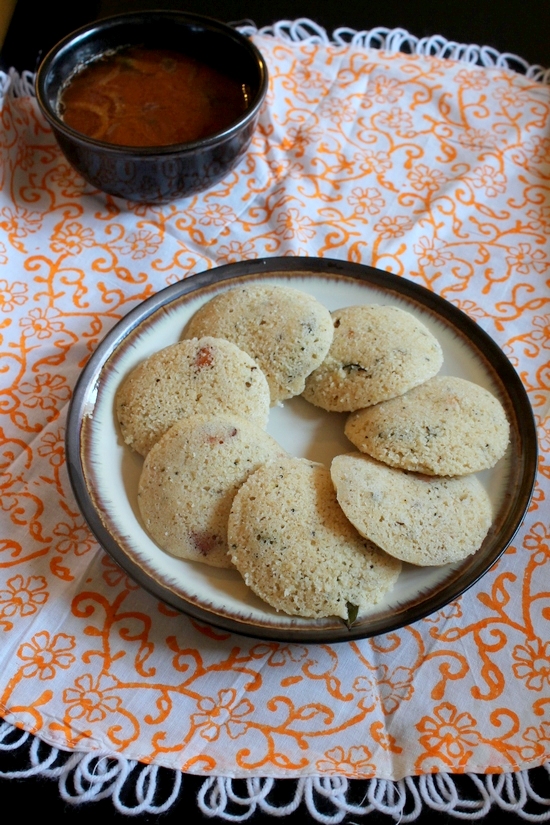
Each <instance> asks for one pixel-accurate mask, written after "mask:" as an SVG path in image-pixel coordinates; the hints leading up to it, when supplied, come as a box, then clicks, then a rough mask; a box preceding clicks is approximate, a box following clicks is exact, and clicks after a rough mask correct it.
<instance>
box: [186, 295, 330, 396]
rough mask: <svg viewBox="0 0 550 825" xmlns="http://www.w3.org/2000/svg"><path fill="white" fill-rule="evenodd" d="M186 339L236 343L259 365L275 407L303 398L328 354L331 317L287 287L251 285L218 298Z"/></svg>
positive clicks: (310, 298) (204, 309)
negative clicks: (208, 338) (203, 337)
mask: <svg viewBox="0 0 550 825" xmlns="http://www.w3.org/2000/svg"><path fill="white" fill-rule="evenodd" d="M185 334H186V335H187V336H188V337H192V336H200V335H216V336H218V337H220V338H227V339H228V340H229V341H233V342H234V343H235V344H237V345H238V346H239V347H241V349H243V350H245V352H248V354H249V355H250V356H251V357H252V358H254V360H255V361H256V362H257V363H258V364H259V366H260V367H261V369H262V370H263V372H264V373H265V376H266V378H267V383H268V384H269V390H270V394H271V405H272V406H274V405H275V404H278V403H279V402H281V401H284V400H285V399H286V398H292V397H293V396H295V395H300V393H301V392H302V390H303V389H304V383H305V379H306V377H307V376H308V375H309V374H310V372H312V371H313V370H314V369H315V367H317V366H318V365H319V364H320V363H321V361H322V360H323V358H324V357H325V355H326V354H327V352H328V348H329V346H330V342H331V341H332V335H333V328H332V320H331V317H330V312H329V311H328V309H327V308H326V307H324V306H323V305H322V304H321V303H320V302H319V301H317V299H316V298H314V297H313V296H312V295H308V294H307V293H305V292H301V291H299V290H297V289H293V288H291V287H287V286H278V285H273V284H249V285H246V286H241V287H234V288H233V289H229V290H227V291H225V292H222V293H220V294H219V295H216V296H215V297H214V298H212V299H211V300H210V301H208V303H206V304H204V305H203V306H202V307H201V308H200V309H199V310H198V312H196V313H195V315H194V316H193V317H192V318H191V321H190V322H189V324H188V326H187V328H186V330H185Z"/></svg>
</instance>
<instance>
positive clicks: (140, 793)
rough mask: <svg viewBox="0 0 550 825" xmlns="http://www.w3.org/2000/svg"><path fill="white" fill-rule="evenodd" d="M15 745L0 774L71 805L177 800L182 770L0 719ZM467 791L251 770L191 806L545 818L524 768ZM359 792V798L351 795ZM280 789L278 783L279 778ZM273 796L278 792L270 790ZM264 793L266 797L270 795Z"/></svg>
mask: <svg viewBox="0 0 550 825" xmlns="http://www.w3.org/2000/svg"><path fill="white" fill-rule="evenodd" d="M16 752H17V757H18V762H19V764H21V762H22V761H23V759H24V757H25V753H26V758H27V765H28V767H26V768H20V769H18V770H6V769H4V768H3V767H0V779H28V778H30V777H33V776H40V777H42V778H48V779H52V780H56V781H57V786H58V790H59V796H60V799H61V800H62V801H63V802H65V803H70V804H72V805H81V804H83V803H89V802H97V801H99V800H101V799H107V798H110V799H111V801H112V804H113V807H114V808H115V809H116V810H117V811H118V812H119V813H121V814H127V815H132V816H135V815H138V814H143V813H147V814H161V813H165V812H166V811H168V810H169V809H170V808H171V807H172V805H173V804H174V803H175V802H176V801H177V800H178V797H179V795H180V792H181V790H182V785H183V783H184V782H185V777H184V775H183V774H182V773H181V772H180V771H174V770H170V769H168V768H159V767H157V766H155V765H144V764H143V763H140V762H137V761H135V760H130V759H126V758H125V757H123V756H121V755H120V754H112V753H97V752H95V753H80V752H72V753H67V752H65V751H61V750H59V749H58V748H55V747H53V746H51V745H48V744H46V743H44V742H43V741H41V740H40V738H39V737H37V736H34V735H33V734H31V733H28V732H25V731H21V730H18V729H17V728H14V727H13V726H12V725H10V724H9V723H8V722H2V723H0V764H2V763H4V762H8V763H9V761H10V757H13V755H14V753H16ZM535 770H538V771H539V772H542V773H543V778H544V783H543V784H545V786H548V788H549V792H550V783H549V781H548V779H549V777H548V775H549V774H550V765H545V766H543V767H541V768H538V769H535ZM281 781H282V782H284V783H285V784H286V785H287V788H286V790H288V786H290V788H291V792H290V793H289V794H284V795H285V796H288V797H289V801H288V802H286V803H285V802H280V801H279V802H278V803H274V802H273V801H272V800H273V796H274V794H275V793H276V792H277V783H278V782H279V783H280V782H281ZM465 783H467V784H468V786H469V793H468V794H467V795H465V793H464V789H463V788H462V789H460V788H459V787H457V782H456V780H455V777H453V776H452V775H451V774H428V775H426V776H417V777H406V778H405V779H401V780H398V781H390V780H386V779H367V780H358V779H346V778H345V777H337V776H311V777H303V778H301V779H296V780H278V779H274V778H270V777H268V778H262V777H252V778H249V779H232V778H230V777H207V778H205V779H204V780H203V782H202V785H201V786H200V789H199V791H198V794H197V807H198V809H199V810H200V812H201V813H202V814H203V815H204V816H207V817H219V818H220V819H224V820H226V821H227V822H243V821H245V820H247V819H249V818H250V817H251V816H253V815H254V814H256V813H261V814H262V816H263V817H266V816H272V817H283V816H287V815H288V814H291V813H294V812H295V811H297V810H298V808H299V807H300V805H302V804H303V806H304V808H305V809H306V810H307V812H308V813H309V815H310V816H311V817H312V818H313V819H314V820H316V821H317V822H320V823H323V825H336V824H337V823H340V822H342V821H343V820H344V818H345V817H346V816H348V815H350V816H360V817H363V816H367V814H369V813H372V812H373V811H377V812H378V813H380V814H385V815H387V816H388V817H391V818H392V819H393V820H395V821H398V822H399V823H408V822H413V821H414V820H416V819H418V817H419V816H420V815H421V813H422V812H423V810H425V808H429V809H431V810H433V811H437V812H438V813H444V814H447V815H448V816H450V817H455V818H457V819H468V820H475V819H481V818H482V817H484V816H485V815H486V814H487V813H488V812H489V810H490V809H491V808H492V807H493V806H496V807H498V808H500V809H501V810H502V811H506V812H508V813H514V814H515V815H516V816H518V817H520V818H521V819H524V820H526V821H528V822H546V821H548V820H549V819H550V798H548V797H546V796H541V795H540V793H538V791H537V790H536V789H535V788H534V786H533V784H534V783H533V775H532V774H531V775H530V773H529V771H519V772H517V773H503V774H487V775H478V774H464V775H461V785H463V784H465ZM358 790H359V791H360V792H361V798H360V801H359V802H353V801H352V797H353V796H357V791H358ZM279 791H280V785H279ZM278 796H279V800H280V799H281V793H278ZM270 797H271V798H270Z"/></svg>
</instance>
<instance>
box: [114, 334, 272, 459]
mask: <svg viewBox="0 0 550 825" xmlns="http://www.w3.org/2000/svg"><path fill="white" fill-rule="evenodd" d="M212 411H215V412H220V413H221V412H235V413H237V414H239V415H241V416H243V417H244V418H247V419H249V420H250V421H252V422H253V423H255V424H258V425H259V426H261V427H266V426H267V419H268V416H269V387H268V385H267V381H266V378H265V375H264V374H263V373H262V371H261V369H260V368H259V367H258V365H257V364H256V362H255V361H254V360H253V359H252V358H251V357H250V356H249V355H248V354H247V353H246V352H243V350H241V349H239V347H238V346H237V345H236V344H233V343H231V342H230V341H226V340H224V339H222V338H219V339H217V338H212V337H210V336H204V337H203V338H193V339H186V340H183V341H179V342H178V343H176V344H171V345H170V346H168V347H165V348H164V349H162V350H159V352H156V353H154V354H153V355H151V356H149V358H147V359H146V360H145V361H143V362H142V363H141V364H139V365H138V366H137V367H136V368H135V369H134V370H133V371H132V372H131V373H130V375H129V376H128V377H127V378H126V380H125V381H124V382H123V383H122V385H121V386H120V388H119V390H118V392H117V395H116V414H117V418H118V422H119V425H120V429H121V431H122V435H123V437H124V441H125V442H126V443H127V444H129V445H130V446H131V447H133V449H134V450H136V452H138V453H140V455H143V456H145V455H147V453H148V452H149V450H150V449H151V447H152V446H153V444H154V443H155V442H156V441H158V439H159V438H160V437H161V435H163V434H164V433H165V432H166V430H168V428H169V427H171V426H172V424H174V423H175V422H176V421H178V420H179V419H180V418H183V417H184V416H187V415H192V414H194V413H208V414H209V413H211V412H212Z"/></svg>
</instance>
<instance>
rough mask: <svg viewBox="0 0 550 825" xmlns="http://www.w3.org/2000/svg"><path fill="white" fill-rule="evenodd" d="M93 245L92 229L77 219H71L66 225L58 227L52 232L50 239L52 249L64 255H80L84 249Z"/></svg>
mask: <svg viewBox="0 0 550 825" xmlns="http://www.w3.org/2000/svg"><path fill="white" fill-rule="evenodd" d="M93 245H94V232H93V230H92V229H90V228H88V227H84V226H82V224H80V223H78V222H77V221H72V222H71V223H68V224H67V225H66V226H61V227H59V228H58V229H57V230H56V231H55V232H54V234H53V236H52V241H51V247H52V249H53V251H54V252H61V253H64V254H65V255H80V254H81V253H82V252H83V251H84V249H89V248H91V247H92V246H93Z"/></svg>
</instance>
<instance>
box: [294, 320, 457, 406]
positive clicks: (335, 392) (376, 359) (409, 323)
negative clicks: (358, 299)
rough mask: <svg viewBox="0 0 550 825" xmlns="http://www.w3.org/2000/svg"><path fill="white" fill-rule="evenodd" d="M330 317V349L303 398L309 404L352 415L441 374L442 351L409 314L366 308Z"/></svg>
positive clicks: (310, 377) (431, 336)
mask: <svg viewBox="0 0 550 825" xmlns="http://www.w3.org/2000/svg"><path fill="white" fill-rule="evenodd" d="M331 315H332V321H333V324H334V337H333V339H332V344H331V346H330V349H329V351H328V354H327V356H326V358H325V360H324V361H323V363H322V364H321V365H320V366H319V367H318V368H317V369H316V370H314V371H313V372H312V373H311V375H309V376H308V378H307V380H306V386H305V389H304V392H303V393H302V396H303V397H304V398H305V399H306V400H307V401H309V402H310V403H311V404H315V406H317V407H321V408H322V409H324V410H328V411H329V412H351V411H352V410H358V409H361V408H362V407H368V406H370V405H371V404H378V402H379V401H385V400H386V399H387V398H393V397H394V396H397V395H401V394H402V393H404V392H406V391H407V390H409V389H411V387H415V386H417V385H418V384H421V383H422V382H423V381H426V380H427V379H428V378H431V377H432V376H433V375H436V374H437V373H438V372H439V370H440V368H441V365H442V363H443V352H442V349H441V346H440V344H439V342H438V341H437V339H436V338H435V337H434V336H433V335H432V333H431V332H430V331H429V330H428V328H427V327H426V326H425V325H424V324H423V323H422V322H421V321H419V320H418V319H417V318H416V317H415V316H414V315H412V314H411V313H410V312H406V311H405V310H403V309H400V308H399V307H393V306H379V305H366V304H365V305H357V306H349V307H344V308H343V309H338V310H335V311H334V312H332V313H331Z"/></svg>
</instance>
